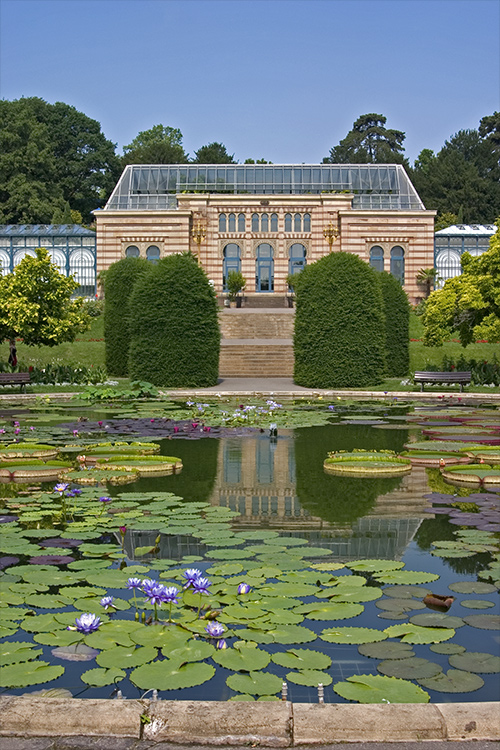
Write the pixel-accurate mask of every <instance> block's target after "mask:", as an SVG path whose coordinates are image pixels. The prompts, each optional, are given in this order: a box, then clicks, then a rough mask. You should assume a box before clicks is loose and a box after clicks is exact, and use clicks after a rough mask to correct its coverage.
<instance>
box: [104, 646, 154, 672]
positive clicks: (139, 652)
mask: <svg viewBox="0 0 500 750" xmlns="http://www.w3.org/2000/svg"><path fill="white" fill-rule="evenodd" d="M157 655H158V652H157V650H156V649H155V648H153V647H152V646H138V647H137V648H130V647H126V646H115V647H114V648H110V649H108V650H106V651H102V652H101V653H100V654H99V655H98V656H97V658H96V661H97V663H98V664H99V666H100V667H115V668H116V669H127V668H128V667H137V666H139V665H141V664H146V663H147V662H150V661H153V659H156V657H157Z"/></svg>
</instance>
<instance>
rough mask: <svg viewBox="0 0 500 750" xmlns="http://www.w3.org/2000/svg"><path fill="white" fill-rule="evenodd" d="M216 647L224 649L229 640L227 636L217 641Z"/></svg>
mask: <svg viewBox="0 0 500 750" xmlns="http://www.w3.org/2000/svg"><path fill="white" fill-rule="evenodd" d="M215 648H218V649H220V650H224V649H226V648H227V641H226V639H225V638H221V639H220V640H219V641H217V643H216V644H215Z"/></svg>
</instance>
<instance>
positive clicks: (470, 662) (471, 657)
mask: <svg viewBox="0 0 500 750" xmlns="http://www.w3.org/2000/svg"><path fill="white" fill-rule="evenodd" d="M448 661H449V662H450V664H451V666H452V667H455V668H456V669H463V670H464V671H465V672H477V673H479V674H495V673H496V672H500V656H493V654H486V653H482V652H480V651H465V652H464V653H462V654H452V655H451V656H450V658H449V660H448Z"/></svg>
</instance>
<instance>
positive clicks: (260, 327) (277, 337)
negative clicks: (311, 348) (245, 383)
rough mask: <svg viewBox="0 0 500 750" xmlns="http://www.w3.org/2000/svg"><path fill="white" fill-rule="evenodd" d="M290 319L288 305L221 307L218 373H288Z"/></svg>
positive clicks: (262, 375) (234, 375)
mask: <svg viewBox="0 0 500 750" xmlns="http://www.w3.org/2000/svg"><path fill="white" fill-rule="evenodd" d="M294 319H295V318H294V310H293V309H289V308H272V309H267V308H245V307H243V308H224V309H223V310H221V312H220V315H219V323H220V329H221V336H222V338H221V351H220V362H219V375H220V377H223V378H245V377H248V378H267V377H282V378H287V377H292V376H293V325H294Z"/></svg>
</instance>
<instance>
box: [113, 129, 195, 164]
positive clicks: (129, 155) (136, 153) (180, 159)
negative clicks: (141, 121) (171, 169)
mask: <svg viewBox="0 0 500 750" xmlns="http://www.w3.org/2000/svg"><path fill="white" fill-rule="evenodd" d="M187 160H188V157H187V154H186V152H185V151H184V147H183V145H182V133H181V131H180V130H179V129H178V128H170V127H168V126H165V125H154V126H153V127H152V128H150V130H143V131H141V132H140V133H139V134H138V135H137V136H136V137H135V138H134V140H133V141H132V143H129V145H128V146H124V147H123V164H124V165H126V164H185V163H186V162H187Z"/></svg>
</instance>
